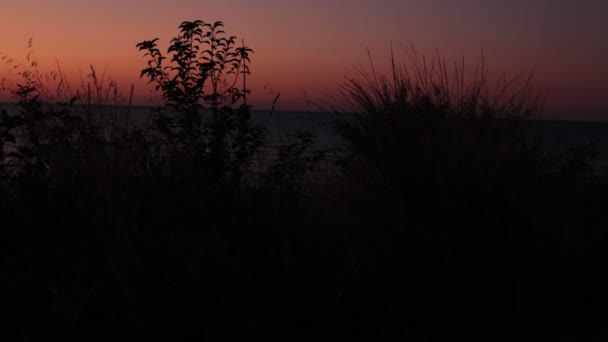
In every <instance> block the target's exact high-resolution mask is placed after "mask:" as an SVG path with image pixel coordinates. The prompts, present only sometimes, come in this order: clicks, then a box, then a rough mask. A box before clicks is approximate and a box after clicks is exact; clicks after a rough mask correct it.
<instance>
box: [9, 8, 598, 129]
mask: <svg viewBox="0 0 608 342" xmlns="http://www.w3.org/2000/svg"><path fill="white" fill-rule="evenodd" d="M3 2H4V3H3V4H2V9H1V11H0V32H2V35H0V53H2V54H4V55H8V56H11V57H13V58H15V59H16V60H21V61H23V60H24V59H25V56H26V55H27V54H28V47H27V46H28V41H29V39H30V38H33V47H32V49H31V52H32V53H33V54H34V56H35V57H36V59H37V60H38V61H39V68H40V69H45V70H52V69H54V68H56V60H57V61H58V62H59V64H60V65H61V68H62V69H63V70H64V71H65V72H66V74H67V76H68V81H70V82H71V83H79V82H80V76H79V75H80V74H81V73H82V74H85V75H86V74H88V71H89V65H93V66H95V67H96V69H97V70H100V71H101V70H104V69H106V70H107V71H106V75H107V76H108V77H109V78H111V79H112V80H114V81H116V82H117V83H118V85H119V87H121V89H122V90H123V91H124V92H128V89H129V88H130V86H131V84H134V85H135V100H136V103H138V104H149V103H154V101H157V98H156V99H155V97H154V94H153V93H152V92H151V87H150V86H149V85H147V84H146V82H145V80H142V79H140V78H139V74H140V71H141V69H142V68H143V67H145V61H146V60H145V59H144V58H143V57H142V54H141V53H140V52H139V51H137V49H136V48H135V44H136V43H138V42H141V41H143V40H147V39H152V38H160V42H161V47H166V46H167V44H168V41H169V40H170V38H171V37H173V36H174V35H175V34H177V32H178V30H177V27H178V26H179V24H180V23H181V22H182V21H184V20H195V19H201V20H203V21H207V22H214V21H218V20H219V21H223V22H224V24H225V27H224V29H225V31H226V32H227V33H228V34H229V35H235V36H237V37H239V38H243V39H244V40H245V42H246V44H247V45H248V46H250V47H251V48H252V49H253V50H254V51H255V53H254V54H253V55H252V65H251V71H252V75H251V78H250V80H249V85H250V87H251V90H252V95H251V98H250V99H251V102H252V104H253V106H254V108H260V109H262V108H269V107H270V106H271V105H272V100H273V99H274V98H275V96H276V94H277V93H278V92H280V93H281V96H280V98H279V100H278V102H277V109H281V110H291V109H297V110H315V109H316V108H317V107H316V106H315V105H313V104H311V102H312V103H316V104H323V103H326V101H327V100H328V99H329V98H330V97H331V95H332V94H335V92H336V88H337V85H338V84H340V83H341V82H343V81H344V80H345V78H344V77H345V75H347V74H348V73H349V72H350V71H351V70H352V67H353V66H355V65H359V64H364V65H365V64H367V62H368V55H367V50H368V49H369V51H370V53H371V55H372V57H373V60H374V63H375V64H376V65H378V67H379V68H380V69H382V67H383V66H386V65H387V63H388V61H389V55H390V47H391V44H392V45H393V46H395V47H397V48H396V49H395V52H396V55H397V57H398V58H399V57H400V56H401V55H402V51H401V49H399V47H401V46H404V45H407V44H409V43H410V42H411V43H412V44H413V45H415V46H416V48H417V50H418V51H419V52H420V53H421V54H427V55H434V54H435V53H436V50H437V49H438V50H439V52H440V54H441V55H442V56H444V57H445V58H446V59H447V60H461V59H462V58H463V57H464V59H465V60H466V61H467V63H470V64H471V65H474V64H476V63H478V62H479V61H480V55H481V51H482V50H483V55H484V61H485V65H486V66H487V67H488V69H489V71H490V72H494V73H496V74H500V75H502V74H503V73H506V74H507V75H508V76H514V75H517V74H518V73H520V72H530V71H532V70H534V81H533V84H534V85H535V86H536V87H537V88H543V89H547V90H548V91H549V97H548V99H547V103H546V107H545V114H544V115H545V116H547V117H550V118H556V119H594V120H608V101H606V100H605V98H606V96H607V95H608V86H607V85H606V80H608V43H607V40H606V39H607V38H606V37H608V21H606V18H608V1H606V0H583V1H574V0H571V1H566V0H527V1H526V0H510V1H504V0H468V1H465V0H348V1H339V0H280V1H278V0H257V1H246V0H222V1H219V0H218V1H215V2H213V1H204V0H173V1H166V0H162V1H161V0H145V1H139V0H103V1H96V0H87V1H83V0H54V1H47V0H19V1H8V0H7V1H3ZM470 69H471V70H472V68H470ZM467 70H469V69H467ZM3 77H4V78H8V79H11V78H14V72H12V71H11V70H10V68H7V66H6V65H0V78H3ZM0 96H7V95H6V94H4V95H0Z"/></svg>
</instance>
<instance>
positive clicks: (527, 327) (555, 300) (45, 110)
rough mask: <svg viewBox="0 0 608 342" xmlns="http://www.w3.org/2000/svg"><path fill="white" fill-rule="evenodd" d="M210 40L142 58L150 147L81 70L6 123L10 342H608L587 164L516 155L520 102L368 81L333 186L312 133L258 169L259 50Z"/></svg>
mask: <svg viewBox="0 0 608 342" xmlns="http://www.w3.org/2000/svg"><path fill="white" fill-rule="evenodd" d="M221 27H222V23H221V22H217V23H214V24H209V23H205V22H203V21H193V22H184V23H182V24H181V25H180V31H179V33H178V35H177V36H176V37H175V38H174V39H173V40H171V42H170V44H169V47H168V49H167V53H166V54H163V53H162V52H161V50H160V48H158V46H157V40H156V39H155V40H150V41H143V42H141V43H139V44H137V47H138V48H139V50H140V51H143V52H145V54H146V55H145V56H147V57H148V58H149V60H148V68H145V69H144V70H142V74H141V75H142V77H147V78H148V79H149V80H150V82H151V83H152V84H154V85H155V87H156V88H157V90H158V91H160V93H161V94H162V99H163V101H164V106H162V107H160V108H157V109H155V110H154V112H153V113H152V118H153V120H152V122H153V124H152V125H151V126H144V127H129V125H128V124H124V123H123V122H126V123H128V114H127V118H126V120H123V118H121V117H119V116H118V114H117V103H118V98H119V97H120V94H119V92H118V90H117V86H116V84H115V83H110V85H109V86H108V88H104V87H103V84H104V82H103V77H102V78H101V79H100V78H98V76H97V74H96V72H95V69H93V68H92V69H91V72H92V73H91V75H90V80H91V82H92V86H91V85H88V84H87V85H85V84H82V85H81V87H80V88H79V90H78V91H77V92H76V93H71V92H70V91H69V89H68V88H62V87H65V86H62V87H58V88H57V89H59V90H60V91H58V94H50V93H49V91H48V89H49V88H50V87H48V86H45V84H44V81H45V80H48V79H49V78H48V77H45V76H44V75H42V74H40V73H38V72H37V71H36V70H33V71H31V70H30V71H28V70H25V71H23V72H22V73H21V75H22V76H23V84H22V85H20V86H18V87H17V88H16V89H15V91H14V95H15V96H16V97H17V98H18V100H19V103H18V104H19V112H18V113H8V112H6V111H1V112H0V152H1V154H0V215H1V216H0V217H1V221H0V223H1V224H0V253H1V259H0V260H1V267H2V268H1V269H0V283H2V284H3V286H2V296H3V298H2V306H3V310H2V311H1V312H2V315H1V316H0V326H2V328H3V329H1V330H2V334H3V335H6V337H7V338H6V339H7V340H73V341H80V340H99V341H107V340H125V341H132V340H135V341H137V340H148V339H150V340H199V339H205V340H222V341H226V340H228V341H231V340H233V341H242V340H258V339H265V340H273V339H282V340H291V339H294V337H296V336H297V337H296V338H298V337H299V338H301V339H309V340H352V339H357V338H358V339H365V340H395V339H405V340H407V339H409V340H414V341H428V340H441V339H447V338H450V339H453V338H455V337H464V338H468V339H480V340H481V339H484V340H505V341H507V340H509V341H510V340H513V339H521V338H522V337H523V338H526V337H528V336H530V337H533V338H535V339H543V338H544V339H550V338H554V337H561V338H564V339H568V337H570V336H575V337H583V336H588V335H589V334H592V335H595V336H601V335H602V334H603V333H604V332H602V331H601V328H602V327H601V320H602V319H604V318H605V314H597V313H596V310H599V309H601V308H602V306H603V305H604V304H605V303H607V299H608V298H607V297H606V295H605V294H604V293H605V291H604V288H605V286H606V285H608V284H606V282H605V281H604V280H603V279H604V278H603V275H604V273H605V271H604V268H605V267H604V263H605V261H606V260H608V256H607V255H606V252H605V251H606V248H605V247H606V246H604V243H603V241H605V233H604V226H605V224H606V223H607V220H606V217H607V216H606V214H605V212H606V209H607V208H606V205H605V203H604V202H605V201H603V198H604V197H605V194H606V190H607V189H606V187H605V185H603V186H602V185H601V184H596V183H593V184H591V183H589V182H588V180H586V179H585V178H584V173H585V167H586V164H587V163H588V161H589V158H590V157H591V156H592V153H591V152H593V151H592V150H590V149H588V148H583V147H581V148H579V149H575V150H571V151H567V152H566V153H563V154H562V155H561V156H559V155H558V156H557V157H556V156H553V155H551V154H550V153H548V152H547V151H546V150H545V148H544V147H543V146H542V145H540V144H535V143H532V142H531V141H530V140H529V139H528V132H527V128H528V127H527V126H528V124H529V120H530V118H531V117H533V116H534V115H535V114H536V113H538V111H539V110H540V105H541V104H542V100H543V93H535V92H532V91H531V87H530V83H529V80H528V81H526V80H524V81H523V84H521V87H520V88H511V87H512V86H514V85H516V84H517V83H516V82H515V83H510V82H506V81H505V82H504V83H502V84H501V86H499V87H498V89H500V91H499V92H498V93H494V94H488V93H486V90H485V89H487V84H488V82H489V81H488V79H487V76H486V73H485V70H484V69H483V65H482V67H481V69H479V72H478V75H477V77H476V79H475V80H473V81H472V82H471V83H469V84H468V85H467V83H466V82H465V80H464V79H463V76H462V75H463V71H462V70H456V71H455V73H454V74H455V75H457V76H455V77H456V78H455V79H450V78H448V76H447V75H448V71H447V66H446V64H445V62H442V61H441V60H440V59H436V60H435V61H434V62H432V65H433V66H432V67H428V68H427V67H426V66H425V63H424V62H421V61H420V60H419V59H417V58H416V56H415V55H414V54H412V55H410V57H412V59H410V62H412V65H413V68H410V69H406V68H405V67H404V65H400V64H398V63H394V64H393V72H392V75H390V77H385V76H383V75H381V74H379V73H377V72H375V71H374V70H373V66H372V70H371V72H367V71H365V70H363V69H358V71H359V75H358V77H354V78H351V79H349V80H348V81H347V82H346V83H344V84H342V85H341V87H340V90H341V92H342V98H341V99H342V100H343V101H344V102H343V104H344V107H342V108H341V109H342V110H344V111H348V112H351V113H352V112H354V117H352V116H350V117H349V119H347V120H344V121H341V122H339V123H337V127H336V128H337V132H338V134H340V136H341V137H342V138H343V139H344V141H345V142H346V143H347V147H348V148H347V152H348V153H346V154H345V155H344V156H343V158H342V159H341V160H340V161H339V162H338V163H336V165H334V167H333V168H332V169H331V170H329V171H331V173H329V172H328V173H326V174H322V173H319V172H314V171H315V170H317V171H318V166H319V163H321V162H329V161H328V160H327V159H328V158H326V154H325V153H324V152H323V151H319V150H315V149H314V148H313V146H314V144H313V136H312V135H311V134H309V133H306V132H299V133H298V134H297V135H296V137H295V140H294V141H293V142H292V143H291V144H287V145H285V146H282V147H280V148H279V149H278V150H277V158H276V159H274V160H270V161H268V162H267V163H266V164H258V161H259V159H260V154H261V152H260V151H261V150H262V147H263V144H264V137H265V129H264V128H263V127H260V126H258V125H256V124H254V123H253V121H252V119H251V116H250V110H251V107H250V106H249V105H248V104H247V94H248V93H249V90H248V89H247V88H246V77H247V75H248V74H249V69H248V65H249V54H250V53H252V50H250V49H249V48H247V47H246V46H244V44H242V45H241V46H240V47H237V46H236V38H235V37H227V36H226V35H225V34H224V33H223V31H222V30H221ZM32 65H35V63H34V64H32ZM408 72H409V73H408ZM58 74H59V75H61V71H59V72H58ZM60 77H61V76H60ZM241 82H242V83H241ZM61 84H65V82H63V79H62V81H61ZM241 84H242V86H241ZM103 94H106V95H105V96H104V95H103ZM108 94H113V95H112V96H113V97H108V96H109V95H108ZM108 102H109V104H111V105H112V104H113V105H114V107H110V108H108V107H104V106H103V104H104V103H105V104H107V103H108ZM108 112H109V115H108ZM4 327H9V328H8V329H4ZM3 337H4V336H3Z"/></svg>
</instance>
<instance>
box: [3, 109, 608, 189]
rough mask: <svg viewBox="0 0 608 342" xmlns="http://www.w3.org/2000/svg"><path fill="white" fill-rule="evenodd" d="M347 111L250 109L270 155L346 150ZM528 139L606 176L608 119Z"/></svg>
mask: <svg viewBox="0 0 608 342" xmlns="http://www.w3.org/2000/svg"><path fill="white" fill-rule="evenodd" d="M0 109H5V110H7V111H8V112H9V113H15V112H17V111H18V108H17V107H16V106H14V105H10V104H0ZM100 109H101V111H102V112H104V116H105V118H106V120H108V121H109V120H112V119H113V118H114V117H115V118H116V122H117V123H118V125H119V126H121V127H134V126H139V127H144V126H146V125H149V124H150V123H151V122H152V120H151V119H152V116H151V114H152V109H151V108H150V107H131V109H130V110H128V109H127V108H126V107H118V108H113V107H100ZM349 117H351V116H350V115H349V114H337V113H324V112H304V111H275V112H272V111H268V110H253V111H252V119H253V121H254V122H255V123H258V124H260V125H262V126H263V127H265V129H266V144H265V147H264V151H263V152H264V154H265V155H266V156H267V157H269V158H272V155H274V154H276V151H277V150H278V148H279V147H280V146H282V145H285V144H288V143H290V142H293V141H295V136H296V134H297V132H298V131H308V132H311V133H312V134H314V136H315V140H314V141H315V142H314V147H315V148H318V149H324V150H327V151H328V154H329V156H330V157H331V156H336V155H339V154H341V153H343V152H344V151H345V150H346V144H345V142H344V141H343V140H341V138H340V137H339V136H338V135H337V134H336V132H335V130H334V122H335V121H336V120H337V119H346V120H348V119H349ZM529 139H530V141H531V142H534V143H537V142H538V143H541V144H542V145H543V146H544V147H545V148H546V149H548V150H549V151H551V152H553V153H560V152H563V151H567V150H568V149H571V148H572V147H576V146H585V145H591V146H593V147H594V149H595V151H596V153H597V154H596V156H595V158H594V159H593V160H592V161H591V162H590V165H589V166H590V176H593V177H595V176H598V177H607V176H608V122H588V121H550V120H537V121H532V122H531V124H530V129H529Z"/></svg>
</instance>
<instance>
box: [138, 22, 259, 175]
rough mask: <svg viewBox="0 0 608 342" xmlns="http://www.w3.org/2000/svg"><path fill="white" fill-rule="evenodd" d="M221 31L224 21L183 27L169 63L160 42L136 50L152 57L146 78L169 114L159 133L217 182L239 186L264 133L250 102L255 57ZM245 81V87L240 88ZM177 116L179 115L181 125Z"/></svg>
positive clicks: (162, 117) (160, 117)
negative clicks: (248, 84)
mask: <svg viewBox="0 0 608 342" xmlns="http://www.w3.org/2000/svg"><path fill="white" fill-rule="evenodd" d="M222 27H223V23H222V22H219V21H218V22H215V23H213V24H211V23H205V22H203V21H201V20H195V21H192V22H188V21H186V22H183V23H182V24H181V25H180V26H179V29H180V33H179V34H178V35H177V36H176V37H175V38H173V39H172V40H171V44H170V45H169V48H168V49H167V54H168V56H170V57H168V56H165V55H163V53H162V52H161V51H160V49H159V48H158V46H157V40H158V39H153V40H147V41H143V42H141V43H139V44H137V47H138V48H139V50H140V51H144V52H145V55H144V56H147V57H149V60H148V66H149V67H148V68H145V69H143V70H142V72H141V76H142V77H147V78H148V79H149V81H150V82H151V83H154V84H155V87H156V89H157V90H159V91H161V92H162V97H163V100H164V102H165V105H166V106H167V108H168V109H169V110H170V112H169V113H165V112H164V111H159V112H158V113H157V115H156V120H155V122H156V125H157V128H158V130H159V131H160V132H162V133H163V134H164V135H165V136H166V137H167V139H168V143H169V144H170V145H172V146H174V147H176V146H179V147H177V149H178V150H190V151H191V152H190V154H192V153H193V154H195V155H198V156H199V157H200V158H202V160H208V161H209V162H210V163H209V164H207V165H208V166H209V167H210V168H209V170H210V171H212V172H213V173H214V174H215V176H214V177H215V178H216V179H224V178H226V177H227V178H230V179H231V182H237V183H238V182H240V181H241V180H242V177H243V176H244V175H245V174H246V173H247V172H248V169H249V167H250V165H251V163H252V162H253V159H254V156H255V154H256V153H257V152H258V150H259V148H260V146H261V145H262V142H263V137H264V132H263V130H262V128H261V127H260V126H257V125H254V124H253V123H252V121H251V116H250V109H251V108H250V106H249V105H248V104H247V100H246V99H247V94H248V93H249V90H248V89H246V76H247V75H248V74H249V73H250V71H249V67H248V64H247V63H248V62H249V61H250V59H249V54H250V53H252V52H253V51H252V50H251V49H250V48H248V47H246V46H245V45H244V44H243V45H242V46H240V47H237V46H236V45H235V42H236V37H234V36H230V37H228V36H226V34H225V32H224V31H223V30H222ZM166 60H169V61H168V63H167V62H166ZM241 78H242V81H243V87H242V88H239V87H237V82H238V81H239V80H241ZM239 101H242V102H241V104H240V105H237V103H238V102H239ZM235 106H236V108H235ZM173 113H174V114H177V115H178V117H177V122H174V121H175V119H176V118H175V117H174V116H173ZM204 114H208V115H207V117H203V115H204ZM174 152H175V149H172V152H171V153H174ZM218 177H219V178H218ZM225 180H227V179H225Z"/></svg>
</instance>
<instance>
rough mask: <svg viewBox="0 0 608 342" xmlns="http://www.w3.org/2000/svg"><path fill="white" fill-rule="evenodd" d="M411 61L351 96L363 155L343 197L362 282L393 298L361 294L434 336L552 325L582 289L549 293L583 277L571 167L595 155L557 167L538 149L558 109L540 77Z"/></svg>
mask: <svg viewBox="0 0 608 342" xmlns="http://www.w3.org/2000/svg"><path fill="white" fill-rule="evenodd" d="M404 54H405V61H404V62H399V61H398V60H397V57H396V55H395V54H394V53H393V54H392V55H391V56H390V57H391V61H392V63H391V65H390V67H391V69H390V73H389V74H383V73H380V72H378V71H376V69H375V65H374V63H373V61H372V60H371V57H370V66H369V67H368V68H364V67H356V68H355V69H354V76H353V75H351V76H349V77H348V78H347V80H346V81H345V82H343V83H342V84H341V85H340V86H339V96H338V100H339V101H340V102H339V105H338V106H337V110H338V112H341V113H344V114H343V115H344V116H345V117H346V118H345V119H344V120H341V121H339V122H338V123H337V126H336V127H337V131H338V133H339V134H340V135H341V137H342V138H343V139H344V140H345V141H346V142H347V144H348V145H349V148H350V149H349V153H348V155H346V156H345V158H344V159H343V160H342V162H341V165H342V171H343V175H344V178H343V179H342V184H341V185H340V186H338V188H337V191H338V192H336V195H335V196H338V198H340V199H341V202H342V203H343V204H342V206H343V207H346V208H349V209H347V210H348V212H350V213H352V217H350V219H351V220H353V225H352V229H351V230H350V234H351V236H352V239H353V241H358V243H356V244H355V246H357V247H353V248H355V250H357V251H358V252H356V253H355V255H357V256H356V257H353V263H354V264H355V265H356V266H354V267H355V268H357V269H358V272H359V274H358V275H357V277H360V278H359V279H361V282H362V283H364V282H365V281H364V280H363V279H371V278H374V279H376V280H377V281H378V283H381V284H385V285H387V286H383V287H382V288H375V287H371V288H366V289H359V290H360V291H369V292H367V293H368V296H369V298H370V301H371V302H370V303H369V305H370V307H374V304H373V302H374V301H376V300H386V301H393V303H395V304H394V306H392V308H394V310H395V311H393V312H392V314H391V317H392V318H393V319H395V317H399V320H400V321H402V322H403V321H407V322H409V325H408V326H409V327H410V328H411V329H413V330H414V331H416V332H415V333H414V334H421V335H424V336H444V337H445V336H453V335H451V334H454V333H458V334H465V336H469V337H473V336H480V335H484V334H486V333H488V334H490V335H484V336H492V335H491V333H492V330H493V329H503V331H504V332H505V334H507V335H508V334H512V335H509V336H521V335H522V334H527V333H530V332H531V331H537V330H536V329H537V327H538V326H543V327H545V325H546V324H552V323H548V322H553V321H552V320H553V319H556V317H554V316H552V315H553V313H548V312H547V311H546V307H545V306H544V305H545V304H544V303H546V301H550V300H554V301H556V302H560V303H564V302H567V301H568V299H567V298H568V295H567V292H568V291H569V290H568V289H567V288H568V285H566V286H563V287H560V286H549V285H548V284H549V283H552V284H555V283H557V282H564V281H565V280H564V279H565V278H567V277H568V274H570V275H572V274H575V273H576V271H575V269H574V268H573V266H572V265H573V263H575V261H574V260H576V258H577V256H576V255H577V254H576V253H574V254H571V252H572V251H573V250H574V249H576V248H580V244H581V240H577V239H576V238H574V237H575V236H577V233H576V231H577V229H578V223H580V222H581V221H582V220H584V216H583V215H582V214H581V213H582V211H581V210H582V207H583V202H582V197H581V195H582V192H581V182H580V181H581V179H582V177H583V176H584V169H583V168H580V167H579V168H575V169H572V167H571V166H572V164H573V163H572V161H573V160H574V159H576V158H578V157H582V158H583V159H585V158H586V157H585V155H579V156H578V157H573V158H574V159H563V158H562V159H559V158H553V157H552V156H551V155H550V154H548V153H547V152H546V151H545V150H544V148H543V146H542V144H539V143H536V142H533V141H531V139H529V135H528V132H527V129H528V125H529V123H530V120H531V119H533V118H535V117H537V116H538V114H539V113H540V112H541V110H542V105H543V102H544V98H545V92H544V91H542V90H534V88H533V87H532V78H533V77H532V76H533V75H532V74H531V73H530V74H527V75H526V74H522V75H519V76H517V77H514V78H512V79H508V78H506V77H503V78H502V79H501V80H500V81H498V82H496V83H494V82H495V81H492V79H491V77H490V75H489V74H488V72H487V70H486V68H485V63H484V61H483V59H482V62H481V64H480V65H478V66H477V67H476V68H475V69H474V70H472V71H473V72H467V70H465V67H464V62H462V63H454V64H453V65H451V64H448V63H447V62H446V61H445V60H444V59H443V58H442V57H441V56H440V55H439V54H437V55H435V56H434V57H432V58H430V59H429V58H426V57H424V56H422V57H421V56H419V55H418V54H417V53H416V51H415V49H414V48H413V47H407V48H405V49H404ZM350 113H354V114H352V115H351V114H350ZM575 154H576V153H574V154H572V156H574V155H575ZM349 216H350V215H349ZM370 245H371V246H374V247H371V248H369V249H367V248H365V247H364V246H370ZM380 251H381V252H380ZM359 253H360V254H359ZM389 284H390V285H389ZM372 298H373V299H372ZM379 298H384V299H379ZM395 298H398V299H395ZM549 298H552V299H549ZM396 303H399V304H396ZM569 304H571V303H569ZM569 304H568V305H569ZM570 309H571V308H568V309H565V311H568V314H572V312H573V311H569V310H570ZM543 315H545V316H544V317H543V318H539V317H542V316H543ZM382 317H385V316H382ZM571 318H573V317H571ZM573 319H574V318H573ZM472 322H476V323H474V324H473V323H472ZM506 325H508V327H507V326H506ZM472 326H475V328H474V329H473V330H467V329H470V328H471V327H472ZM395 329H397V330H395V331H398V329H399V328H398V327H395ZM425 329H428V332H425ZM505 329H506V330H505ZM503 336H506V335H503ZM507 339H508V338H507Z"/></svg>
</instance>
